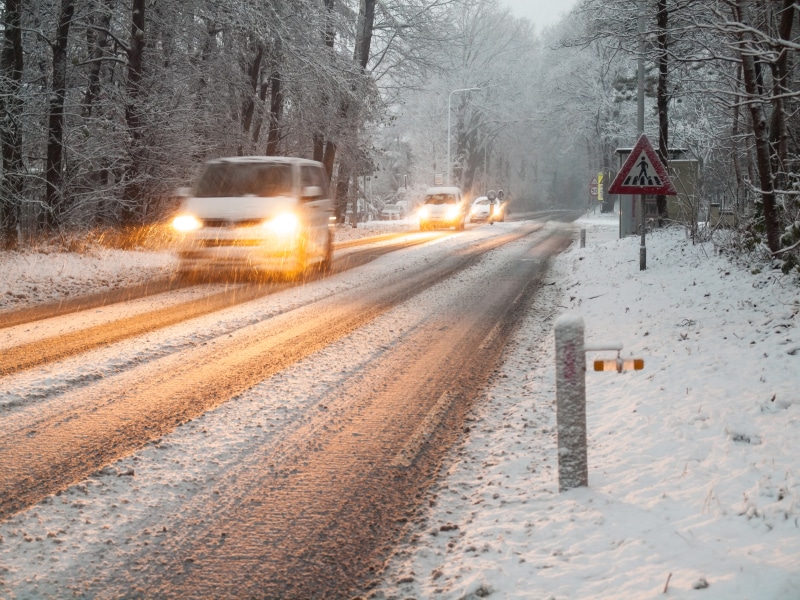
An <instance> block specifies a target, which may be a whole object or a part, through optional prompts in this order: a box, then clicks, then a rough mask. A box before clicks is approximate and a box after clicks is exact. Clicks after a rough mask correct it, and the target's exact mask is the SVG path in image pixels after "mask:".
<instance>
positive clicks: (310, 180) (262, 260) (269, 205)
mask: <svg viewBox="0 0 800 600" xmlns="http://www.w3.org/2000/svg"><path fill="white" fill-rule="evenodd" d="M181 195H182V196H183V198H184V199H183V203H182V205H181V208H180V210H179V211H178V213H177V215H176V216H175V218H174V219H173V222H172V224H173V227H174V228H175V229H176V230H178V231H179V232H181V233H182V236H181V241H180V243H179V246H178V258H179V270H180V272H181V274H183V275H198V274H204V273H210V272H212V271H227V272H231V271H236V272H244V273H278V274H283V275H287V276H290V277H293V276H299V275H302V274H303V273H305V272H306V271H307V270H308V269H309V268H312V267H315V268H318V269H320V270H328V269H330V266H331V263H332V261H333V237H334V232H333V225H334V216H333V215H334V213H333V201H332V199H331V196H330V193H329V188H328V177H327V173H326V172H325V168H324V166H323V165H322V163H319V162H316V161H313V160H307V159H303V158H293V157H274V156H242V157H232V158H218V159H214V160H210V161H208V162H207V163H206V164H205V165H204V167H203V169H202V171H201V173H200V175H199V177H198V178H197V181H196V182H195V185H194V187H193V188H191V189H190V190H189V189H186V190H183V191H182V193H181Z"/></svg>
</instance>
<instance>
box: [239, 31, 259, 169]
mask: <svg viewBox="0 0 800 600" xmlns="http://www.w3.org/2000/svg"><path fill="white" fill-rule="evenodd" d="M263 58H264V44H259V45H258V48H256V55H255V56H254V57H253V62H252V63H251V64H250V67H249V68H248V69H247V77H248V79H249V82H250V87H249V89H248V91H249V92H250V94H249V95H248V97H247V100H245V102H244V106H243V107H242V133H243V136H244V137H245V138H246V137H248V134H249V133H250V127H251V126H252V124H253V113H254V112H255V109H256V95H257V94H258V82H259V75H260V74H261V61H262V60H263ZM243 153H244V148H243V147H242V145H241V144H240V145H239V155H242V154H243Z"/></svg>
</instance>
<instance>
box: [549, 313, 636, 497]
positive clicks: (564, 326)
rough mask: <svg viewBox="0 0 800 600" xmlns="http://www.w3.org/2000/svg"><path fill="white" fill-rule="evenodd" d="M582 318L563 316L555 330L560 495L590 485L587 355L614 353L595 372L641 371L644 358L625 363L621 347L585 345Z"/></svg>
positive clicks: (627, 360)
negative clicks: (587, 428) (590, 353)
mask: <svg viewBox="0 0 800 600" xmlns="http://www.w3.org/2000/svg"><path fill="white" fill-rule="evenodd" d="M584 329H585V328H584V323H583V318H581V317H580V316H578V315H574V314H569V313H566V314H563V315H561V316H560V317H558V319H556V322H555V326H554V333H555V342H556V425H557V428H558V491H559V492H565V491H567V490H569V489H572V488H576V487H587V486H588V485H589V461H588V459H587V443H586V352H599V351H605V350H611V351H616V352H617V357H616V358H615V359H610V360H609V359H605V360H596V361H594V370H595V371H612V370H613V371H617V372H618V373H622V372H623V371H628V370H635V371H640V370H642V369H643V368H644V360H643V359H641V358H633V359H622V358H621V357H620V353H621V352H622V344H619V343H613V344H584Z"/></svg>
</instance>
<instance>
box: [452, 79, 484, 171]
mask: <svg viewBox="0 0 800 600" xmlns="http://www.w3.org/2000/svg"><path fill="white" fill-rule="evenodd" d="M479 89H481V88H479V87H471V88H461V89H458V90H453V91H452V92H450V95H449V96H448V97H447V185H450V170H451V166H452V165H451V164H450V102H451V100H452V99H453V94H455V93H456V92H474V91H476V90H479Z"/></svg>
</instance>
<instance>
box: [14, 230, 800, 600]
mask: <svg viewBox="0 0 800 600" xmlns="http://www.w3.org/2000/svg"><path fill="white" fill-rule="evenodd" d="M504 225H505V226H509V227H513V224H512V223H506V224H500V225H498V226H495V228H496V229H497V228H499V227H502V226H504ZM398 226H399V227H408V224H403V223H400V224H397V223H392V224H389V223H377V224H374V225H373V224H371V225H369V226H368V227H363V228H360V229H359V230H356V231H352V230H351V231H347V230H340V234H339V235H337V240H338V241H346V240H347V239H351V238H352V237H354V236H355V237H359V236H362V235H368V234H370V233H371V234H377V233H380V232H381V231H383V230H386V229H388V228H393V227H398ZM576 227H582V228H585V229H586V231H587V235H586V239H587V243H586V247H585V248H583V249H581V248H578V245H577V243H576V244H573V246H572V247H571V248H570V249H569V250H568V251H566V252H565V253H564V254H562V255H561V256H559V257H558V258H557V259H555V260H554V262H553V271H552V272H551V274H550V275H549V276H548V277H547V281H546V284H545V285H544V286H543V288H542V292H541V296H540V298H539V299H538V300H537V302H536V307H535V310H532V311H531V312H530V314H529V316H528V317H527V318H526V320H525V321H524V323H523V324H522V327H521V328H520V330H519V332H518V334H517V335H516V337H515V338H514V340H513V341H512V343H511V345H510V346H509V349H508V352H507V355H506V360H505V363H504V366H503V368H502V369H500V370H499V371H498V373H497V374H496V376H495V378H494V382H493V384H492V386H491V387H490V389H488V390H487V392H486V397H485V401H484V402H482V403H480V404H479V405H478V406H477V407H476V409H475V411H474V413H473V415H472V416H471V420H470V422H469V423H468V425H469V428H468V431H467V433H466V435H465V438H464V440H463V444H462V445H460V446H459V447H458V448H456V449H454V452H453V454H452V457H451V459H450V460H449V461H448V463H447V464H446V465H445V467H444V470H443V474H442V478H441V480H440V482H439V483H438V484H437V485H436V487H435V489H434V490H432V492H431V498H430V503H429V506H428V507H427V508H425V509H424V511H423V514H422V515H421V517H420V518H419V519H417V520H416V521H415V522H413V523H411V524H409V530H408V536H407V539H406V541H405V542H404V543H403V544H402V545H401V547H400V548H399V549H398V551H397V553H396V554H395V556H394V557H393V558H392V559H391V560H390V561H389V562H388V563H387V570H386V573H385V578H384V581H383V582H382V583H381V584H380V585H379V586H378V587H377V588H376V589H375V590H373V591H372V592H371V594H370V595H371V596H372V597H374V598H386V599H388V598H394V599H397V600H400V599H406V598H418V599H422V598H442V599H451V598H452V599H453V600H456V599H459V600H460V599H462V598H479V597H486V596H490V597H492V598H525V599H528V598H544V599H546V598H554V599H559V600H561V599H571V598H582V599H583V598H651V597H652V598H655V597H659V598H661V597H673V598H695V597H696V598H704V599H712V598H713V599H728V598H736V599H746V598H749V599H775V600H777V599H785V598H789V599H793V598H800V485H798V476H799V475H798V474H800V331H799V330H798V320H800V317H798V314H800V288H799V287H798V282H797V281H790V280H789V279H787V278H785V277H783V276H781V275H780V273H779V272H778V273H775V272H764V273H755V274H754V273H752V272H751V270H749V269H748V268H745V267H740V266H736V265H733V264H731V263H729V262H727V261H726V260H725V259H723V258H722V257H720V256H717V255H716V254H715V253H714V249H713V247H712V246H711V245H708V244H707V245H692V244H691V242H688V241H687V240H686V239H685V236H684V232H683V231H682V230H680V229H669V230H663V231H658V232H655V233H654V234H652V235H650V236H649V237H648V240H647V246H648V269H647V270H646V271H644V272H642V271H640V270H639V249H638V245H639V240H638V238H633V237H631V238H626V239H623V240H618V239H617V235H616V233H617V225H616V221H615V220H614V218H613V217H606V216H593V217H587V218H584V219H582V220H581V221H579V222H577V223H576ZM462 235H464V234H462ZM466 235H471V234H470V232H469V231H468V232H467V233H466ZM456 237H457V236H454V238H456ZM454 238H449V239H454ZM420 252H421V250H420ZM387 259H388V260H387ZM381 260H384V261H387V263H386V264H390V266H391V265H392V264H394V263H393V262H392V261H394V260H395V259H394V258H391V256H387V257H384V258H383V259H381ZM378 268H380V265H376V264H374V263H373V264H372V265H367V266H366V267H365V268H363V270H364V271H370V269H373V270H374V269H378ZM172 270H174V261H173V258H172V256H171V255H169V254H167V253H164V254H161V253H149V252H126V253H121V252H111V251H100V250H98V251H97V252H94V253H90V254H85V255H72V254H52V255H47V256H44V255H40V254H29V253H0V273H2V275H1V276H0V299H2V300H0V310H2V309H3V308H8V307H9V306H11V305H17V306H19V305H28V304H30V303H33V302H40V301H48V300H53V299H57V298H58V297H59V296H60V295H64V294H66V293H69V294H77V293H87V292H90V291H98V290H100V289H105V288H107V287H113V286H114V285H127V284H130V283H138V282H140V281H142V280H143V279H146V278H148V277H153V276H164V275H168V274H169V273H171V271H172ZM364 276H370V277H374V276H375V275H374V274H372V275H370V274H369V273H367V274H366V275H364ZM337 277H339V276H337ZM337 277H334V278H330V281H326V280H323V282H321V283H323V284H324V285H325V286H340V285H345V283H344V282H341V283H337V281H339V280H338V279H337ZM313 287H314V286H309V288H313ZM34 288H35V289H34ZM7 298H11V299H12V300H7ZM237 310H239V309H237ZM248 310H251V309H248ZM265 310H266V309H265ZM400 310H403V309H402V307H401V309H400ZM241 311H242V312H243V315H244V309H241ZM234 312H235V311H234ZM565 312H569V313H574V314H577V315H580V316H581V317H582V318H583V319H584V322H585V326H586V342H587V344H599V343H605V342H620V343H622V344H623V345H624V349H623V352H622V354H623V356H626V357H627V356H634V357H641V358H643V359H644V361H645V367H644V370H643V371H639V372H628V373H622V374H617V373H614V372H605V373H594V372H588V373H587V375H586V382H587V384H586V389H587V420H588V430H589V487H588V488H583V489H575V490H571V491H568V492H565V493H559V492H558V482H557V471H558V465H557V455H556V419H555V403H554V400H555V380H554V372H555V365H554V348H553V339H552V327H553V322H554V320H555V318H557V317H558V316H559V315H560V314H563V313H565ZM230 318H238V317H235V314H234V316H231V317H230ZM241 318H242V319H245V318H252V315H244V316H242V317H241ZM389 318H391V317H387V319H389ZM386 322H388V320H387V321H386ZM382 323H383V322H382V321H381V322H377V321H376V323H375V324H373V325H371V326H370V327H369V328H368V329H370V330H373V329H374V330H375V331H371V332H364V334H363V335H367V336H368V337H369V336H372V337H371V338H370V339H373V338H374V339H379V338H381V336H382V335H383V334H381V333H380V332H379V331H378V330H377V329H376V328H380V327H383V325H382ZM387 330H388V328H387ZM187 335H188V334H187ZM354 335H355V336H358V335H362V333H360V332H357V333H356V334H354ZM154 337H158V336H154ZM360 343H361V342H359V340H358V339H354V340H352V341H348V340H343V341H341V342H338V343H337V344H339V345H344V346H346V347H347V348H348V349H349V350H348V351H352V352H355V351H357V350H358V348H360ZM351 346H352V348H351ZM333 350H335V349H332V350H331V352H333ZM98 352H101V351H98ZM329 353H330V352H328V351H327V350H326V351H325V352H324V354H325V355H326V356H327V355H328V354H329ZM602 357H609V358H611V357H613V353H590V354H589V355H588V356H587V358H589V359H590V360H591V359H594V358H602ZM330 360H335V357H333V356H332V357H331V358H330ZM300 368H301V369H302V366H301V367H300ZM25 376H26V375H25V374H23V375H22V378H23V379H24V377H25ZM287 377H288V376H287ZM279 379H280V381H278V384H279V385H278V388H279V389H277V390H270V389H267V388H265V386H257V387H259V388H264V389H260V390H254V393H255V394H256V395H258V394H261V395H262V396H264V397H265V398H266V399H265V400H264V402H267V401H272V400H270V399H269V397H270V394H272V393H273V392H274V393H276V394H277V396H276V399H275V400H274V402H276V403H278V404H277V406H279V408H280V409H281V410H278V411H277V412H275V416H274V418H275V419H287V418H289V416H288V415H289V414H292V415H297V414H302V410H301V411H284V410H283V409H285V406H284V405H286V404H287V403H289V402H294V400H290V398H291V387H286V386H289V380H288V379H287V381H286V383H285V384H284V383H281V382H282V381H283V380H282V379H281V378H280V377H279ZM312 379H313V378H312ZM267 387H269V386H267ZM284 388H285V389H284ZM278 396H279V397H278ZM300 396H302V398H304V399H305V400H303V401H304V402H310V401H312V400H313V398H314V394H313V393H307V394H305V395H302V394H301V395H300ZM300 396H298V398H299V397H300ZM298 402H300V400H298ZM229 404H231V406H228V405H226V406H225V407H221V409H220V410H218V411H217V412H226V413H227V412H230V413H233V417H234V418H231V415H230V414H227V415H221V416H217V417H214V416H213V415H211V416H209V418H208V419H196V420H195V421H193V422H191V423H189V424H187V425H186V426H184V427H181V428H179V429H178V430H177V431H176V432H175V433H174V434H170V436H167V438H165V439H164V440H162V441H161V442H160V443H159V444H158V446H157V447H155V446H149V447H148V448H145V449H143V450H142V451H140V452H139V453H137V455H136V456H134V457H131V458H128V459H125V460H124V461H121V462H120V464H117V465H113V466H111V467H107V468H106V469H105V470H104V471H103V472H102V473H99V474H98V476H97V477H93V478H92V479H91V480H89V481H87V482H85V483H83V484H80V485H76V486H73V488H71V489H70V490H68V491H67V492H65V493H64V494H62V495H61V496H60V497H58V498H53V499H51V500H50V501H48V502H46V503H43V504H42V505H41V506H38V507H34V508H33V509H31V510H29V511H25V512H24V513H21V514H19V515H17V516H15V517H13V518H12V519H10V520H9V521H7V522H5V523H2V524H0V597H3V598H5V597H9V598H12V597H15V594H16V596H17V597H23V596H24V594H25V593H28V592H30V593H38V594H41V596H42V597H58V594H59V592H64V593H66V592H67V591H68V590H69V589H72V590H73V591H75V592H76V593H79V591H80V588H79V584H78V583H75V586H76V587H73V588H70V586H72V585H73V583H74V582H80V575H81V573H82V572H83V570H86V571H87V572H89V571H91V569H90V567H89V564H88V563H89V562H91V561H99V562H96V564H100V562H102V561H100V558H98V557H102V556H103V553H106V558H104V559H103V560H108V559H109V558H108V557H109V556H110V554H113V553H115V552H116V553H118V554H119V555H120V556H121V557H122V556H124V555H125V552H127V551H129V550H130V549H131V548H133V547H136V546H138V545H139V544H140V543H146V540H147V539H148V537H147V536H149V535H152V533H151V532H153V531H156V530H159V531H160V528H156V525H158V519H159V518H160V516H159V515H157V514H156V515H151V516H147V515H148V514H149V512H150V511H149V509H148V507H149V506H150V505H151V504H152V503H153V502H154V501H155V500H156V498H155V496H154V494H156V495H158V494H161V495H162V496H163V497H159V498H158V501H159V502H161V503H164V504H169V502H170V500H171V499H172V498H177V497H182V496H183V495H192V494H195V493H197V487H198V482H199V481H208V480H213V474H212V476H211V477H209V473H210V472H209V473H207V472H204V471H203V470H202V469H204V468H209V467H207V466H206V467H204V466H203V465H211V464H217V468H220V467H219V464H220V463H223V464H224V463H225V461H226V460H228V461H230V460H234V459H235V456H236V454H235V452H232V451H230V448H231V447H233V446H234V445H235V444H233V443H231V444H230V445H226V444H222V443H220V444H218V445H214V446H213V447H211V448H210V449H208V452H211V453H214V452H216V453H217V454H219V453H220V452H223V449H224V452H225V453H224V454H219V455H215V456H212V457H211V459H209V460H208V461H200V460H199V459H198V457H197V456H196V448H195V447H194V444H193V443H192V440H193V439H194V438H196V437H197V436H203V437H205V436H206V428H207V429H208V431H212V432H213V433H214V435H215V436H226V435H229V436H233V437H235V435H242V436H245V437H244V438H242V439H245V438H247V439H249V438H252V437H253V436H255V433H253V432H255V431H258V432H259V435H261V433H260V432H261V431H263V430H262V429H258V430H256V429H253V428H252V426H251V424H252V422H253V418H254V416H253V415H251V414H249V413H248V411H254V410H255V409H254V408H253V406H256V405H251V404H249V403H229ZM234 404H235V405H234ZM240 413H241V414H240ZM284 413H285V414H284ZM259 414H265V413H264V411H261V412H260V413H259ZM270 414H272V413H270ZM231 423H237V424H239V425H237V427H238V428H239V429H238V430H237V431H234V430H233V429H236V428H231V425H230V424H231ZM220 424H224V426H223V425H220ZM237 432H238V433H237ZM251 441H252V443H258V440H251ZM248 443H249V442H248ZM166 452H168V453H170V456H171V459H170V460H169V461H166V462H164V461H163V460H162V459H163V456H164V455H165V453H166ZM167 463H169V464H167ZM173 463H174V464H173ZM176 465H177V466H176ZM134 466H135V471H136V477H135V480H136V481H135V482H133V478H131V477H116V476H112V475H115V474H116V475H126V474H128V473H129V472H133V467H134ZM190 467H191V468H190ZM175 469H179V470H180V476H179V477H176V476H175V473H174V471H175ZM106 471H107V472H106ZM109 497H113V498H121V501H115V503H114V504H113V505H112V506H108V505H107V504H108V502H107V499H108V498H109ZM145 516H147V518H146V519H145ZM148 519H150V520H153V523H152V525H153V527H150V524H149V521H148ZM145 525H147V526H146V527H145ZM126 527H127V529H126ZM113 536H117V537H119V539H117V540H116V541H115V540H114V539H112V538H113ZM123 539H126V540H127V541H126V542H125V544H119V545H117V543H118V542H120V541H122V540H123ZM142 540H145V541H142ZM129 542H130V544H131V546H130V547H129V546H127V544H128V543H129ZM93 548H99V550H97V552H95V551H94V550H93ZM98 553H99V554H98ZM80 561H86V563H87V564H83V563H81V562H80ZM59 577H61V578H62V579H58V578H59ZM665 590H666V592H665ZM20 593H22V594H23V596H20V595H19V594H20ZM28 597H31V596H28Z"/></svg>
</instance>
